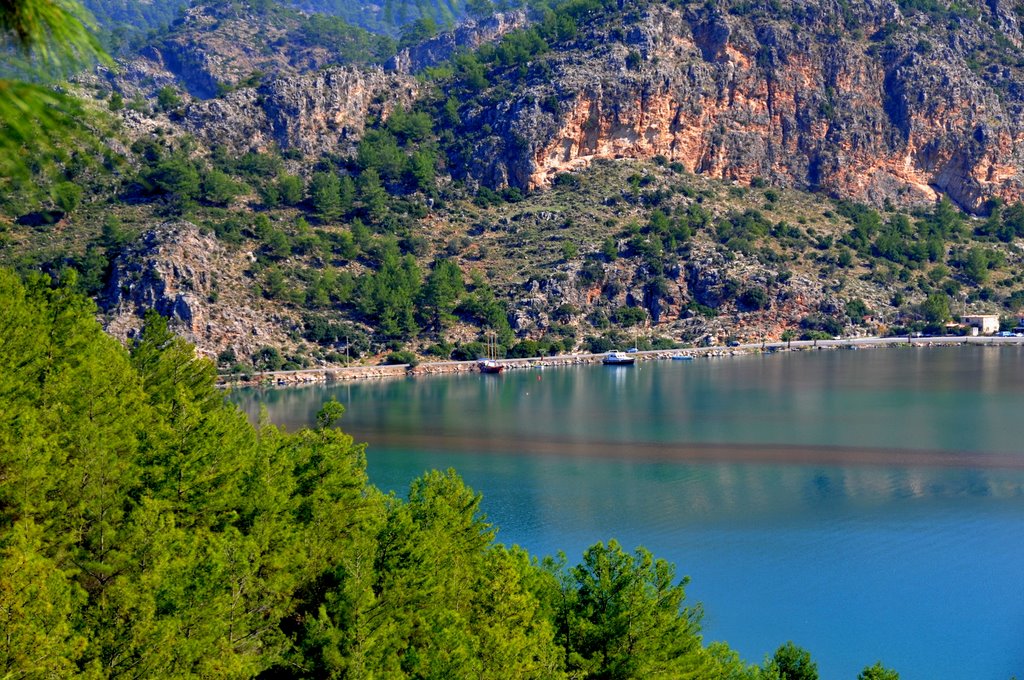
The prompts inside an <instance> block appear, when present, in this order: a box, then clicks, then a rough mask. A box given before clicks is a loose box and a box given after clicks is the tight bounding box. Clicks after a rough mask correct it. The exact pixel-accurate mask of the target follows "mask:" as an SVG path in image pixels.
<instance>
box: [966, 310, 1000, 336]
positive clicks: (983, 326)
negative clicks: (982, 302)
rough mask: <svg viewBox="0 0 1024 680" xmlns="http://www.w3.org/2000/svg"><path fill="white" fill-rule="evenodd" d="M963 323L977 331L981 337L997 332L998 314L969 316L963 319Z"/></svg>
mask: <svg viewBox="0 0 1024 680" xmlns="http://www.w3.org/2000/svg"><path fill="white" fill-rule="evenodd" d="M964 323H965V324H967V325H968V326H973V327H974V328H977V329H978V332H979V333H981V334H982V335H992V334H993V333H998V332H999V315H998V314H970V315H967V316H965V317H964Z"/></svg>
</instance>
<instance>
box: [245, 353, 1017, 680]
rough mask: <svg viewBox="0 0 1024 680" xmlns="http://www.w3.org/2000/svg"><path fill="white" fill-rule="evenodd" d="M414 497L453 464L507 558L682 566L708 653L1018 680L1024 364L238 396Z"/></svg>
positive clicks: (966, 356)
mask: <svg viewBox="0 0 1024 680" xmlns="http://www.w3.org/2000/svg"><path fill="white" fill-rule="evenodd" d="M331 397H335V398H337V399H338V400H339V401H341V402H342V403H343V404H345V405H346V408H347V412H346V414H345V416H344V418H343V419H342V422H341V426H342V428H343V429H344V430H346V431H347V432H350V433H352V434H354V435H355V436H356V437H357V438H358V439H359V440H360V441H366V442H369V448H368V451H367V460H368V466H369V475H370V479H371V481H372V482H373V483H375V484H376V485H377V486H379V487H381V488H383V489H386V490H396V491H398V492H399V493H401V492H402V491H403V490H404V489H405V488H406V487H407V486H408V483H409V482H410V481H411V480H412V479H413V478H414V477H416V476H418V475H419V474H421V473H422V472H423V471H424V470H427V469H431V468H441V469H444V468H448V467H454V468H455V469H456V470H457V471H458V472H459V473H460V474H461V475H462V477H463V478H464V479H465V480H466V482H467V483H468V484H469V485H470V486H472V487H473V488H474V489H476V490H477V491H479V492H481V493H483V495H484V501H483V508H484V510H485V511H486V513H487V515H488V517H489V519H490V521H492V522H494V523H495V524H496V525H497V526H498V527H499V528H500V531H499V534H498V540H500V541H501V542H503V543H506V544H513V543H514V544H519V545H521V546H523V547H525V548H527V549H528V550H530V552H531V553H533V554H535V555H545V554H553V553H555V552H557V551H558V550H563V551H565V552H566V554H567V556H568V558H569V561H570V563H571V564H575V563H577V562H579V560H580V558H581V555H582V552H583V550H584V549H585V548H586V547H587V546H589V545H591V544H593V543H595V542H597V541H603V540H607V539H609V538H616V539H617V540H619V542H620V543H622V544H623V545H624V546H625V547H627V548H632V547H634V546H637V545H643V546H645V547H647V548H648V549H650V550H651V551H652V552H653V553H654V554H655V555H656V556H658V557H663V558H665V559H668V560H670V561H671V562H673V563H675V565H676V567H677V573H678V575H679V576H683V575H688V576H690V577H692V582H691V584H690V586H689V587H688V589H687V599H688V600H689V601H691V602H693V601H700V602H702V603H703V604H704V607H705V611H706V615H705V619H704V631H705V640H708V641H710V640H719V639H720V640H726V641H727V642H729V644H730V645H731V646H733V647H734V648H735V649H737V650H738V651H739V652H740V654H741V656H743V658H744V659H746V660H747V661H750V662H760V661H761V660H762V659H763V658H764V656H765V655H770V654H771V653H773V652H774V650H775V648H776V647H778V646H779V645H780V644H782V643H784V642H786V641H787V640H792V641H794V642H795V643H796V644H798V645H800V646H802V647H804V648H806V649H808V650H809V651H810V652H811V654H812V657H813V658H814V660H815V661H816V662H817V663H818V667H819V670H820V671H821V677H822V678H823V679H824V680H832V679H833V678H834V679H843V678H849V679H850V680H853V678H856V676H857V673H858V672H859V671H860V670H861V669H862V668H863V667H864V666H867V665H870V664H873V663H874V662H875V661H877V660H881V661H882V662H883V663H884V664H885V665H886V666H888V667H890V668H894V669H895V670H897V671H898V672H899V673H900V677H901V678H902V679H903V680H945V679H948V680H963V679H965V678H971V679H979V680H986V679H989V678H991V679H993V680H1000V679H1001V680H1006V679H1008V678H1010V677H1011V676H1013V675H1016V676H1017V677H1019V678H1022V679H1024V350H1022V349H1021V348H1016V347H1013V348H994V347H988V348H984V347H957V348H930V349H910V348H900V349H896V348H894V349H884V350H861V351H846V350H836V351H827V352H799V353H796V352H794V353H779V354H774V355H764V356H758V355H752V356H742V357H731V358H721V359H697V360H695V361H692V362H672V361H659V362H645V363H641V364H638V365H637V366H635V367H632V368H630V367H603V366H585V367H572V368H549V369H546V370H543V371H541V370H533V369H531V370H522V371H514V372H509V373H506V374H504V375H501V376H482V375H478V374H466V375H457V376H450V377H422V378H415V379H406V380H396V381H390V382H364V383H356V384H341V385H329V386H328V385H318V386H313V387H302V388H292V389H280V390H265V391H240V392H237V393H235V394H234V395H233V399H234V400H236V401H237V402H238V403H240V404H241V405H242V407H243V408H244V409H245V410H246V411H247V412H249V413H250V414H253V415H255V414H256V413H258V411H259V409H260V408H261V407H265V408H266V409H267V411H268V414H269V416H270V419H271V420H272V421H273V422H275V423H278V424H282V425H285V426H287V427H289V428H294V427H298V426H302V425H306V424H309V423H311V422H312V421H313V419H314V415H315V413H316V411H317V410H318V409H319V407H320V404H321V403H323V402H324V401H325V400H327V399H329V398H331Z"/></svg>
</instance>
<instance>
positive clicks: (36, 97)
mask: <svg viewBox="0 0 1024 680" xmlns="http://www.w3.org/2000/svg"><path fill="white" fill-rule="evenodd" d="M93 29H94V24H93V21H92V17H91V16H90V15H89V13H88V12H87V11H86V10H85V9H84V8H82V6H81V5H80V4H79V3H78V2H75V1H74V0H6V1H5V2H2V3H0V48H2V49H3V50H4V60H5V66H6V69H5V73H7V74H9V75H8V76H7V77H5V78H0V178H24V177H27V176H28V175H29V174H30V172H31V170H30V169H31V168H32V167H35V166H36V165H37V164H38V163H39V162H40V160H41V159H44V158H46V157H49V156H52V155H53V154H55V153H57V152H58V150H59V149H60V148H61V147H62V146H64V145H67V144H68V143H69V142H70V141H72V140H76V141H79V142H86V143H87V144H89V145H91V144H92V141H91V139H90V135H89V134H88V132H87V131H85V129H84V128H83V126H82V121H83V119H84V117H85V112H84V109H83V106H82V103H81V102H80V101H79V100H77V99H76V98H75V97H73V96H70V95H67V94H64V93H63V92H61V91H60V90H59V89H57V88H56V87H55V84H56V83H58V82H59V81H60V80H61V79H62V78H64V77H66V76H68V75H69V74H71V73H73V72H75V71H76V70H79V69H81V68H83V67H84V66H86V65H88V64H90V63H93V62H95V61H97V60H101V61H105V62H109V57H107V55H106V54H105V53H104V51H103V50H102V48H101V47H100V44H99V42H98V41H97V39H96V38H95V36H94V35H93Z"/></svg>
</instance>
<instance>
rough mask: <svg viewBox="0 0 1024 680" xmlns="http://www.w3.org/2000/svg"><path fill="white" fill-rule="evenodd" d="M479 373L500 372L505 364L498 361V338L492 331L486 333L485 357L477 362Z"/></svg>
mask: <svg viewBox="0 0 1024 680" xmlns="http://www.w3.org/2000/svg"><path fill="white" fill-rule="evenodd" d="M477 366H478V367H479V368H480V372H481V373H501V372H502V371H504V370H505V364H503V363H501V362H499V361H498V338H497V334H496V333H495V332H494V331H491V332H489V333H488V334H487V358H485V359H480V361H478V362H477Z"/></svg>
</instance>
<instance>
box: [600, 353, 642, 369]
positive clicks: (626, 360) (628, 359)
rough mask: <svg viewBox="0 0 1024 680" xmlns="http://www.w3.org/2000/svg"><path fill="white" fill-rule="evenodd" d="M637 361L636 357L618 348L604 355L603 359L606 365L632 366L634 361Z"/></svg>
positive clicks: (602, 361)
mask: <svg viewBox="0 0 1024 680" xmlns="http://www.w3.org/2000/svg"><path fill="white" fill-rule="evenodd" d="M635 361H636V357H633V356H630V355H629V354H626V353H625V352H620V351H618V350H612V351H611V352H608V354H605V355H604V359H602V360H601V363H603V364H604V365H605V366H632V365H633V362H635Z"/></svg>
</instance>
